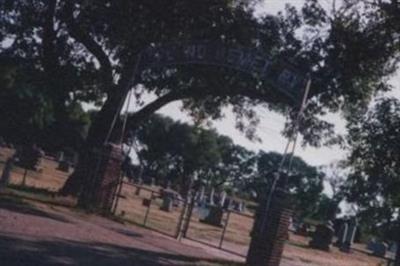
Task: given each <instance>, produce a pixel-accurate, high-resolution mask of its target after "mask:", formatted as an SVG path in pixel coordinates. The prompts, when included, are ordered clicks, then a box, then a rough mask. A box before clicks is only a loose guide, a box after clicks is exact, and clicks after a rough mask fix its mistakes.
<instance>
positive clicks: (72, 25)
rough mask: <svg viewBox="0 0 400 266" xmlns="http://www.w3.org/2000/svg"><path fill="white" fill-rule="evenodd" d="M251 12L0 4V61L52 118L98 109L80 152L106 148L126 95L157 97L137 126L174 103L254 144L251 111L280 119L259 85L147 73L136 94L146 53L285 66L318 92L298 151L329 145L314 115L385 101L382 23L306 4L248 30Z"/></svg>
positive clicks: (394, 40)
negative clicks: (45, 96)
mask: <svg viewBox="0 0 400 266" xmlns="http://www.w3.org/2000/svg"><path fill="white" fill-rule="evenodd" d="M253 2H254V1H234V0H230V1H229V0H224V1H220V0H206V1H205V0H195V1H161V0H143V1H128V0H125V1H110V0H98V1H90V0H87V1H77V0H71V1H56V0H50V1H42V0H34V1H12V0H4V1H1V3H0V4H1V6H0V10H1V11H0V12H1V16H0V22H1V23H0V25H1V26H0V38H1V39H2V40H9V42H10V44H9V45H8V47H7V48H6V49H5V48H4V47H3V48H2V49H1V52H2V53H7V54H9V55H13V56H16V57H23V58H26V59H28V60H30V62H32V65H34V66H35V67H37V69H38V70H40V71H43V73H44V75H45V77H46V78H44V79H43V81H44V85H45V87H46V88H47V90H48V91H49V93H50V94H51V98H52V99H53V101H54V103H55V104H54V106H55V107H56V108H57V109H59V110H56V113H57V116H58V117H62V116H63V114H64V111H63V109H64V108H62V107H63V106H65V105H66V103H68V102H70V101H71V100H76V101H85V100H92V101H96V102H98V103H99V104H101V106H102V108H101V110H100V112H99V113H98V115H97V116H96V117H97V119H96V120H95V121H94V122H93V124H92V126H91V128H90V131H89V134H88V137H87V140H86V145H85V147H84V150H86V151H88V150H91V149H92V148H93V147H95V146H99V145H102V144H103V143H104V141H105V140H106V136H107V131H108V129H109V128H110V124H111V123H112V120H113V118H114V116H115V114H117V113H118V112H119V109H120V106H121V102H122V101H123V99H124V98H125V97H126V93H127V90H126V88H128V87H134V88H135V93H136V96H140V95H141V92H143V91H145V92H151V93H153V94H155V95H156V96H157V99H156V100H154V101H153V102H151V103H149V104H147V105H145V106H142V108H141V109H140V110H139V111H138V112H137V113H135V114H134V115H133V116H132V117H131V119H130V121H131V122H130V123H132V124H133V125H139V124H140V123H141V122H142V121H145V120H146V119H147V117H148V115H150V114H151V113H153V112H154V111H155V110H157V109H158V108H160V107H161V106H163V105H165V104H167V103H169V102H171V101H175V100H183V101H184V106H185V108H187V109H189V110H191V113H192V114H193V115H196V116H200V117H202V116H203V117H206V116H207V117H212V118H218V117H220V115H221V107H223V106H226V105H228V104H232V105H234V111H235V113H236V114H237V115H238V118H242V119H239V120H238V121H239V123H238V126H239V127H240V128H242V129H244V130H245V131H246V132H247V133H248V136H250V137H251V136H252V135H254V134H253V133H254V126H255V125H256V123H255V122H256V121H257V119H256V116H255V114H254V111H253V107H254V106H255V105H257V104H260V103H263V104H265V105H266V107H267V108H273V109H274V110H278V111H281V112H286V111H287V99H286V97H285V96H283V95H282V94H281V93H279V92H278V91H276V90H273V89H272V88H271V87H270V86H269V84H268V83H267V82H262V81H258V80H256V79H253V78H247V77H245V76H242V75H237V73H236V72H235V71H233V70H227V69H221V68H218V67H205V66H184V67H163V68H158V69H152V70H147V71H146V72H144V73H143V75H141V76H140V78H139V79H137V82H138V83H141V84H142V85H143V86H135V85H137V84H131V83H130V81H131V76H132V72H133V69H134V67H135V63H136V60H137V59H138V54H139V53H140V51H141V50H142V49H143V48H144V47H147V46H149V45H152V44H159V43H163V42H181V41H192V40H204V39H206V40H212V41H219V42H222V43H225V44H230V45H233V46H236V45H241V46H247V47H253V48H255V49H258V51H260V52H263V53H265V54H268V55H269V56H271V57H272V58H273V59H279V60H285V59H287V60H289V59H290V61H291V63H292V64H294V65H298V66H300V68H301V70H302V71H303V72H304V73H310V76H311V77H312V78H313V80H314V81H313V86H312V91H311V95H310V98H311V99H310V103H309V105H308V108H307V109H306V112H305V117H304V120H303V123H302V124H301V127H300V131H301V133H302V134H303V135H304V138H303V139H304V141H305V142H306V143H310V144H312V145H320V144H321V142H322V140H323V139H324V137H327V136H331V135H332V134H333V126H332V125H331V124H329V123H328V122H326V121H323V120H321V116H320V115H322V114H325V113H326V112H327V111H338V110H342V109H346V110H350V109H351V110H357V109H359V108H361V107H364V106H365V105H366V104H367V103H368V101H369V99H370V98H371V96H372V95H373V94H374V92H376V91H379V90H387V89H388V86H387V84H386V83H385V78H386V77H387V75H389V74H391V73H392V72H393V71H394V69H395V68H394V64H393V59H394V56H395V55H396V52H397V49H398V46H397V45H398V37H396V36H395V35H394V34H393V32H394V30H392V28H388V27H387V26H388V25H387V24H388V20H382V19H379V16H380V14H379V15H371V16H370V17H368V19H364V18H365V17H363V14H362V13H361V11H359V9H357V8H356V7H354V5H352V6H350V5H349V4H348V3H347V2H348V1H344V2H345V4H344V6H342V7H338V8H336V9H335V10H334V12H333V13H332V14H327V13H326V12H325V11H324V10H323V9H322V8H321V7H320V6H319V4H318V2H317V1H315V0H309V1H306V3H305V6H304V8H303V9H302V10H301V11H300V12H298V11H296V10H295V9H294V8H293V7H288V8H287V9H286V12H285V13H281V14H279V15H277V16H270V15H267V16H264V17H261V18H255V17H254V16H253V12H252V6H253ZM373 8H374V7H372V9H373ZM371 14H373V13H372V12H371ZM299 31H302V32H303V33H304V34H299ZM143 88H144V90H143ZM344 103H346V106H344ZM348 113H349V112H348ZM292 114H293V116H292V117H294V114H295V112H292ZM245 121H250V122H247V123H245V124H243V122H245ZM287 132H288V133H290V132H291V131H290V127H288V131H287ZM83 153H84V152H83ZM84 158H87V159H89V160H91V159H90V158H88V157H87V156H81V162H80V164H79V165H78V168H77V171H76V174H74V175H72V176H71V178H70V179H69V180H68V182H67V183H66V185H65V187H64V192H66V193H73V194H74V193H75V194H76V193H78V192H79V191H80V189H81V185H82V184H83V183H84V182H82V181H83V178H84V176H81V175H80V174H79V173H84V171H79V169H80V168H81V166H82V165H85V164H86V163H87V162H85V160H84Z"/></svg>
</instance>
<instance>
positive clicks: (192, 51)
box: [139, 42, 305, 103]
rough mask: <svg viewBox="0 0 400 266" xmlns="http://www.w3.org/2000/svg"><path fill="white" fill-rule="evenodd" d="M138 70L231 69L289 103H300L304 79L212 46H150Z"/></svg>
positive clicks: (267, 61) (261, 58) (283, 67)
mask: <svg viewBox="0 0 400 266" xmlns="http://www.w3.org/2000/svg"><path fill="white" fill-rule="evenodd" d="M141 56H142V57H141V62H140V66H139V68H140V69H145V68H151V67H161V66H168V65H184V64H198V65H216V66H221V67H227V68H231V69H235V70H238V71H241V72H245V73H247V74H250V75H252V76H253V77H254V78H257V79H261V80H263V81H266V82H267V83H268V84H269V85H271V86H272V87H273V88H275V89H277V90H279V91H281V92H283V93H284V94H285V95H286V96H288V97H289V98H290V99H291V100H292V101H295V102H296V103H299V102H301V98H302V93H303V88H304V84H305V77H304V75H303V74H302V73H301V72H300V71H297V70H296V69H295V68H294V67H293V66H290V65H288V64H286V63H284V62H277V61H274V60H272V59H271V58H270V57H268V56H265V55H264V54H262V53H260V52H258V51H256V50H254V49H248V48H242V47H228V46H226V45H224V44H219V43H212V42H196V43H194V42H193V43H173V44H165V45H160V46H151V47H149V48H147V49H145V50H144V51H143V52H142V55H141Z"/></svg>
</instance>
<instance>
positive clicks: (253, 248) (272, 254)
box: [246, 178, 292, 266]
mask: <svg viewBox="0 0 400 266" xmlns="http://www.w3.org/2000/svg"><path fill="white" fill-rule="evenodd" d="M284 179H286V178H284ZM267 201H268V199H267V197H264V199H262V200H261V202H260V204H259V206H258V208H257V213H256V218H255V221H254V225H253V230H252V236H251V242H250V247H249V251H248V254H247V258H246V263H247V265H251V266H279V264H280V261H281V257H282V253H283V248H284V244H285V241H286V240H287V239H288V227H289V223H290V219H291V216H292V210H291V208H290V199H289V193H288V192H287V190H286V182H278V185H277V188H276V190H275V191H274V192H273V194H272V196H271V198H270V201H271V202H270V203H269V208H268V211H267V213H265V211H266V209H267V206H266V205H267V204H268V203H267ZM265 215H266V217H265V218H266V220H265V222H264V221H263V220H264V216H265Z"/></svg>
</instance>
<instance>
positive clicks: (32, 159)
mask: <svg viewBox="0 0 400 266" xmlns="http://www.w3.org/2000/svg"><path fill="white" fill-rule="evenodd" d="M43 156H44V152H43V150H41V149H40V148H39V147H38V146H37V145H36V144H33V145H32V146H24V147H23V148H22V149H21V150H19V151H17V153H16V157H17V158H18V160H17V161H16V164H17V165H18V166H20V167H23V168H26V169H30V170H34V171H37V170H39V165H40V162H41V159H42V157H43Z"/></svg>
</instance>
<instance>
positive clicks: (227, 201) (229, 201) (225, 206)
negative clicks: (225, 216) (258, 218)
mask: <svg viewBox="0 0 400 266" xmlns="http://www.w3.org/2000/svg"><path fill="white" fill-rule="evenodd" d="M232 202H233V204H232ZM232 205H234V206H235V201H234V200H232V198H231V197H227V198H225V200H224V202H223V203H222V208H223V209H224V210H228V209H230V208H231V206H232Z"/></svg>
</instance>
